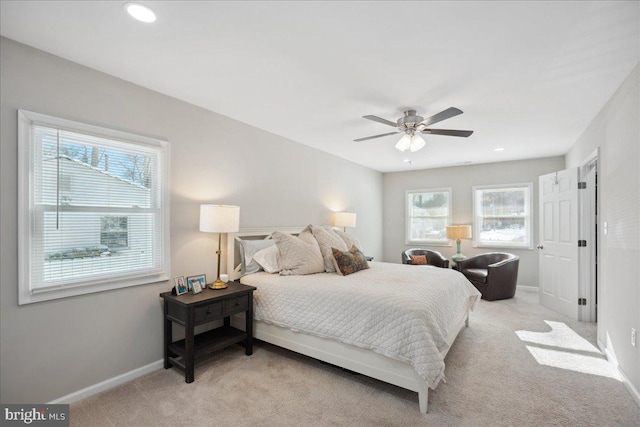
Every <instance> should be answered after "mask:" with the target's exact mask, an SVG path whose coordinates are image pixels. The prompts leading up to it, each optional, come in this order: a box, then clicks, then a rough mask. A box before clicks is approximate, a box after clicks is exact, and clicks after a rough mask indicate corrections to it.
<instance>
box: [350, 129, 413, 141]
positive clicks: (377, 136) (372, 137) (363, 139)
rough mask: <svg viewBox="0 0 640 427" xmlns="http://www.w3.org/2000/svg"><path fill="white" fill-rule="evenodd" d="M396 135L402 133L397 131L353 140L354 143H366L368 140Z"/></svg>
mask: <svg viewBox="0 0 640 427" xmlns="http://www.w3.org/2000/svg"><path fill="white" fill-rule="evenodd" d="M397 133H402V132H400V131H398V132H389V133H383V134H380V135H373V136H367V137H366V138H358V139H354V141H355V142H362V141H368V140H370V139H374V138H380V137H383V136H388V135H395V134H397Z"/></svg>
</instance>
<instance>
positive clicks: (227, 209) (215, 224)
mask: <svg viewBox="0 0 640 427" xmlns="http://www.w3.org/2000/svg"><path fill="white" fill-rule="evenodd" d="M239 229H240V207H239V206H228V205H200V231H203V232H205V233H218V250H217V251H216V254H217V255H218V270H217V274H218V276H217V278H216V280H215V282H213V283H211V284H210V285H209V288H211V289H224V288H226V287H227V284H226V283H225V282H223V281H222V280H220V253H221V251H220V244H221V240H222V233H235V232H237V231H238V230H239Z"/></svg>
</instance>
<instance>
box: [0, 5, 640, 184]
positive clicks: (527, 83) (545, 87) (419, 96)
mask: <svg viewBox="0 0 640 427" xmlns="http://www.w3.org/2000/svg"><path fill="white" fill-rule="evenodd" d="M124 3H125V2H124V1H6V0H2V1H1V3H0V32H1V34H2V35H3V36H6V37H8V38H11V39H14V40H17V41H19V42H22V43H25V44H27V45H30V46H34V47H36V48H39V49H42V50H45V51H47V52H51V53H53V54H55V55H58V56H61V57H63V58H66V59H69V60H71V61H74V62H77V63H80V64H83V65H86V66H89V67H92V68H95V69H97V70H100V71H103V72H105V73H108V74H111V75H114V76H117V77H120V78H122V79H124V80H127V81H130V82H133V83H136V84H138V85H141V86H144V87H147V88H150V89H153V90H155V91H158V92H161V93H164V94H167V95H170V96H173V97H175V98H178V99H181V100H184V101H186V102H189V103H192V104H195V105H198V106H200V107H203V108H206V109H208V110H211V111H215V112H217V113H220V114H223V115H225V116H228V117H232V118H234V119H237V120H239V121H242V122H244V123H247V124H250V125H253V126H255V127H258V128H261V129H265V130H267V131H270V132H273V133H275V134H278V135H281V136H283V137H286V138H289V139H291V140H294V141H297V142H300V143H302V144H306V145H309V146H311V147H315V148H317V149H319V150H323V151H326V152H329V153H332V154H335V155H337V156H340V157H343V158H345V159H348V160H351V161H353V162H356V163H359V164H362V165H364V166H367V167H370V168H372V169H375V170H379V171H383V172H389V171H398V170H411V169H423V168H431V167H441V166H450V165H456V164H460V163H464V162H474V163H486V162H494V161H502V160H515V159H525V158H535V157H544V156H552V155H562V154H564V153H566V152H567V150H568V149H569V148H570V147H571V145H572V144H573V142H575V140H576V139H577V138H578V137H579V136H580V135H581V134H582V132H583V131H584V130H585V128H586V127H587V125H588V124H589V122H590V121H591V120H592V119H593V118H594V117H595V115H596V114H597V113H598V111H599V110H600V109H601V108H602V107H603V106H604V104H605V103H606V102H607V100H608V99H609V98H610V97H611V95H612V94H613V93H614V92H615V90H616V89H617V88H618V87H619V86H620V84H621V83H622V81H623V80H624V79H625V77H627V76H628V74H629V73H630V72H631V71H632V69H633V68H634V66H635V65H636V64H637V63H638V61H639V59H640V14H639V10H640V3H639V2H637V1H628V2H613V1H604V2H592V1H585V2H582V1H580V2H579V1H572V2H568V1H566V2H564V1H562V2H561V1H556V2H551V1H544V2H532V1H514V2H506V1H496V2H489V1H482V2H481V1H477V2H465V1H458V2H435V1H434V2H399V1H393V2H365V1H358V2H346V1H345V2H329V1H327V2H248V1H244V2H239V1H235V2H213V1H210V2H207V1H143V2H142V3H144V4H146V5H148V6H150V7H151V8H152V9H153V10H154V11H155V12H156V14H157V16H158V20H157V21H156V22H155V23H153V24H142V23H139V22H137V21H134V20H133V19H132V18H131V17H129V16H128V15H126V14H125V12H124V11H123V7H122V6H123V4H124ZM451 106H454V107H458V108H460V109H461V110H463V111H464V114H462V115H460V116H457V117H454V118H452V119H449V120H446V121H443V122H441V123H438V124H437V125H433V126H432V127H433V128H444V129H469V130H474V131H475V133H474V134H473V135H472V136H471V137H469V138H455V137H446V136H425V140H426V141H427V146H426V148H425V149H423V150H421V151H418V152H416V153H411V154H409V153H401V152H399V151H397V150H396V149H395V148H394V145H395V143H396V141H397V140H398V139H399V136H400V135H397V136H396V135H393V136H388V137H383V138H379V139H375V140H372V141H368V142H360V143H357V142H353V139H355V138H359V137H365V136H370V135H376V134H380V133H385V132H391V131H393V128H391V127H388V126H385V125H383V124H379V123H376V122H372V121H368V120H365V119H362V118H361V117H362V116H363V115H367V114H372V115H377V116H380V117H383V118H386V119H389V120H392V121H395V120H396V119H397V118H398V117H401V116H402V112H403V111H404V110H405V109H408V108H409V107H411V108H414V109H417V110H418V113H419V114H421V115H423V116H424V117H427V116H430V115H433V114H435V113H437V112H439V111H441V110H444V109H445V108H448V107H451ZM256 143H259V141H256ZM497 147H504V151H501V152H494V151H493V150H494V148H497ZM403 159H411V161H412V163H411V164H407V163H404V162H403Z"/></svg>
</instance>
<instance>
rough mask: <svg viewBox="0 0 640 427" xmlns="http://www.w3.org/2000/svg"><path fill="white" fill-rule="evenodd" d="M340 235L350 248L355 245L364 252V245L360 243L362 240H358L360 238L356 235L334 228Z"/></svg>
mask: <svg viewBox="0 0 640 427" xmlns="http://www.w3.org/2000/svg"><path fill="white" fill-rule="evenodd" d="M333 231H334V232H335V233H336V234H337V235H338V236H340V238H341V239H342V240H344V243H345V244H346V245H347V247H348V248H350V247H351V246H355V247H356V248H358V249H359V250H360V251H362V252H364V249H362V245H361V244H360V242H359V241H358V239H356V238H355V237H354V236H352V235H351V234H349V233H345V232H344V231H342V230H333Z"/></svg>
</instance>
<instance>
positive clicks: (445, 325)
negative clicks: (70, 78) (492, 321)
mask: <svg viewBox="0 0 640 427" xmlns="http://www.w3.org/2000/svg"><path fill="white" fill-rule="evenodd" d="M369 265H370V268H369V269H368V270H362V271H359V272H357V273H354V274H351V275H349V276H340V275H338V274H336V273H319V274H311V275H307V276H279V275H277V274H268V273H265V272H260V273H256V274H251V275H247V276H244V277H242V279H241V282H242V283H245V284H247V285H252V286H256V287H257V291H255V292H254V318H255V319H256V320H260V321H263V322H266V323H272V324H274V325H278V326H282V327H285V328H288V329H291V330H294V331H299V332H304V333H307V334H312V335H316V336H319V337H323V338H330V339H334V340H337V341H340V342H343V343H346V344H351V345H355V346H358V347H363V348H367V349H371V350H373V351H375V352H378V353H381V354H383V355H385V356H387V357H390V358H392V359H396V360H400V361H403V362H407V363H410V364H411V365H412V366H413V367H414V369H415V370H416V372H417V373H418V374H419V375H420V376H421V377H422V378H424V379H425V380H426V381H427V384H428V386H429V387H431V388H434V387H435V386H436V385H437V384H438V382H439V381H440V380H441V379H442V378H443V376H444V357H443V356H442V354H444V353H445V350H448V346H449V343H451V342H452V341H453V337H450V336H449V333H450V330H451V326H452V325H453V324H454V323H455V322H457V321H458V320H459V319H460V318H461V316H463V314H464V313H465V312H466V311H467V309H468V308H469V309H472V308H473V306H474V305H475V303H476V301H477V300H478V298H479V297H480V292H478V291H477V290H476V288H475V287H474V286H473V285H472V284H471V283H470V282H469V281H468V280H467V279H466V278H465V277H464V276H463V275H462V274H460V273H458V272H457V271H454V270H449V269H444V268H436V267H428V266H424V267H423V266H412V265H402V264H388V263H380V262H371V263H369ZM457 332H458V331H457V330H455V331H452V332H451V333H453V334H456V333H457Z"/></svg>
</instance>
